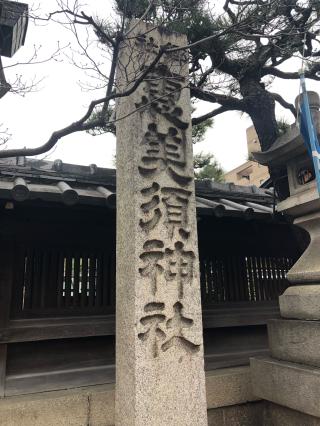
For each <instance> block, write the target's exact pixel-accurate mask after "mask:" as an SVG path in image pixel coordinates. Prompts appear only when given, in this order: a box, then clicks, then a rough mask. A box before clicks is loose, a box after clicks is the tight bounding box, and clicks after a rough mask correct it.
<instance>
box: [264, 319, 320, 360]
mask: <svg viewBox="0 0 320 426" xmlns="http://www.w3.org/2000/svg"><path fill="white" fill-rule="evenodd" d="M268 336H269V347H270V351H271V356H272V358H275V359H279V360H284V361H290V362H297V363H300V364H305V365H309V366H314V367H319V368H320V321H301V320H283V319H275V320H270V321H268Z"/></svg>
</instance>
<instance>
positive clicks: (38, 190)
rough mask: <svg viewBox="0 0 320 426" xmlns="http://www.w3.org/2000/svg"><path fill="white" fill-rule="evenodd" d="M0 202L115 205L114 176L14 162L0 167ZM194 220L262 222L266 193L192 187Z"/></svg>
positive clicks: (201, 184)
mask: <svg viewBox="0 0 320 426" xmlns="http://www.w3.org/2000/svg"><path fill="white" fill-rule="evenodd" d="M0 198H2V199H6V200H14V201H18V202H23V201H26V200H35V199H40V200H44V201H49V202H50V201H52V202H58V203H64V204H66V205H70V206H71V205H75V204H88V205H102V206H103V205H106V206H108V207H110V208H115V205H116V171H115V169H105V168H99V167H97V166H96V165H94V164H92V165H90V166H80V165H73V164H66V163H63V162H62V161H61V160H55V161H54V162H51V161H44V160H33V159H32V160H30V159H15V160H14V161H13V160H11V161H9V160H7V161H2V162H0ZM196 203H197V211H198V214H214V215H215V216H218V217H221V216H245V217H248V218H249V217H251V216H255V217H257V216H262V215H264V216H265V215H269V216H270V215H272V214H273V203H274V198H273V194H272V191H271V190H267V189H261V188H257V187H256V186H237V185H234V184H230V183H216V182H213V181H211V180H209V179H208V180H201V181H196Z"/></svg>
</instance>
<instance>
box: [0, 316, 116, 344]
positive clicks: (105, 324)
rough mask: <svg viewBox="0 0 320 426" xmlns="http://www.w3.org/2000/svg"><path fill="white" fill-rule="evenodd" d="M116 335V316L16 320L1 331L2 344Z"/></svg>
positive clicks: (0, 341)
mask: <svg viewBox="0 0 320 426" xmlns="http://www.w3.org/2000/svg"><path fill="white" fill-rule="evenodd" d="M114 334H115V318H114V315H110V316H107V317H102V318H99V317H93V318H92V317H91V318H90V317H77V318H72V319H68V318H63V319H54V320H52V319H51V320H48V319H42V320H40V319H35V320H14V321H10V324H9V325H8V327H6V328H4V329H2V330H1V329H0V343H9V342H10V343H13V342H33V341H40V340H52V339H73V338H78V337H90V336H92V337H93V336H113V335H114Z"/></svg>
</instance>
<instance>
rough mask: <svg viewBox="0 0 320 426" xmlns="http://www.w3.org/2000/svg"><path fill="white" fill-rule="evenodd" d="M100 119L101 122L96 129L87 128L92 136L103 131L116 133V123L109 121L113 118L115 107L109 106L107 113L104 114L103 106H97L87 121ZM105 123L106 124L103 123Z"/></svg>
mask: <svg viewBox="0 0 320 426" xmlns="http://www.w3.org/2000/svg"><path fill="white" fill-rule="evenodd" d="M95 121H98V122H100V123H99V124H98V125H97V126H95V128H94V129H91V130H87V133H89V134H90V135H92V136H97V135H101V134H103V133H113V134H114V135H115V134H116V126H115V123H108V122H109V121H111V122H112V121H114V120H113V107H111V106H109V108H108V111H107V113H106V114H105V115H104V116H103V112H102V108H101V107H100V108H97V109H96V110H95V111H94V112H93V113H92V114H91V117H90V118H89V120H88V121H87V123H92V122H95ZM103 123H104V124H103Z"/></svg>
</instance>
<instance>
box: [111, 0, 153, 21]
mask: <svg viewBox="0 0 320 426" xmlns="http://www.w3.org/2000/svg"><path fill="white" fill-rule="evenodd" d="M148 5H149V0H116V9H117V11H118V12H119V13H121V14H123V15H124V16H125V17H127V18H129V19H131V18H140V17H141V16H142V15H143V14H144V12H145V11H146V9H147V8H148ZM154 13H155V7H153V8H152V10H151V11H150V14H152V15H154Z"/></svg>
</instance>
